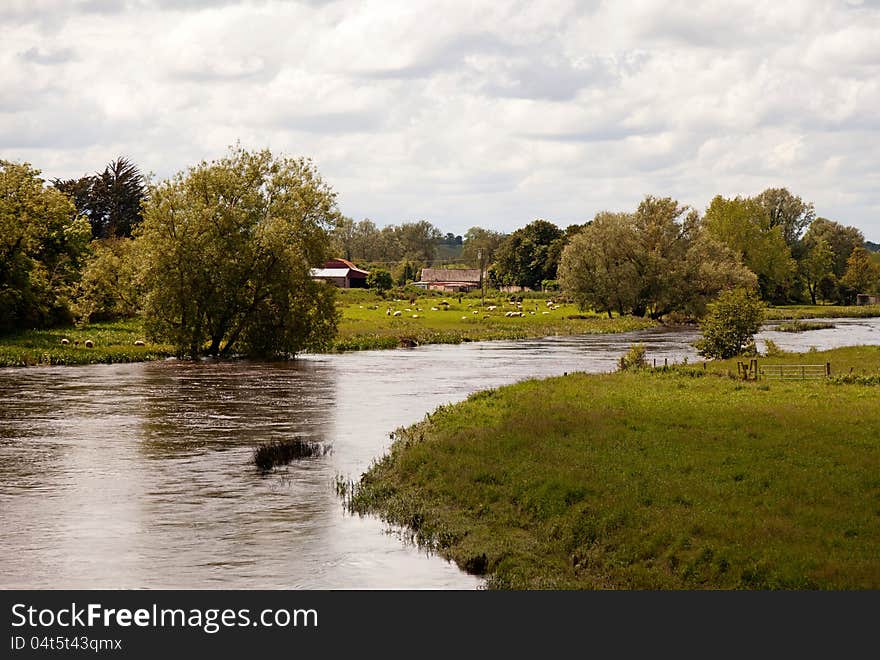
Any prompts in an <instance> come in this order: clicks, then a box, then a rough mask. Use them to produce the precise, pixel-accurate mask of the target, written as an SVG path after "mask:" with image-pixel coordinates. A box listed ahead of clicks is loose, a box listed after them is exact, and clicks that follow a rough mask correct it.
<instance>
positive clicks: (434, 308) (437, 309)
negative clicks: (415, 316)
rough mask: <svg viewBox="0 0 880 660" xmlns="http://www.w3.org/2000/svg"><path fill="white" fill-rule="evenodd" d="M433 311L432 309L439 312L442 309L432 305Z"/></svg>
mask: <svg viewBox="0 0 880 660" xmlns="http://www.w3.org/2000/svg"><path fill="white" fill-rule="evenodd" d="M431 311H432V312H439V311H440V309H439V308H437V307H432V308H431Z"/></svg>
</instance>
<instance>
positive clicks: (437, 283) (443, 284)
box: [415, 268, 482, 292]
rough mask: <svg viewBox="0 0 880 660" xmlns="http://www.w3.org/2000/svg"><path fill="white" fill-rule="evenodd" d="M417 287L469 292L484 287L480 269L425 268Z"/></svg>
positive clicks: (416, 283)
mask: <svg viewBox="0 0 880 660" xmlns="http://www.w3.org/2000/svg"><path fill="white" fill-rule="evenodd" d="M415 286H418V287H421V288H423V289H429V290H433V291H456V292H459V291H460V292H467V291H472V290H473V289H479V288H480V286H482V280H481V278H480V269H479V268H423V269H422V277H421V279H420V280H419V281H418V282H415Z"/></svg>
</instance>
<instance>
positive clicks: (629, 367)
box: [617, 344, 648, 371]
mask: <svg viewBox="0 0 880 660" xmlns="http://www.w3.org/2000/svg"><path fill="white" fill-rule="evenodd" d="M647 366H648V357H647V351H646V350H645V345H644V344H633V345H632V346H630V347H629V350H628V351H627V352H626V354H625V355H621V356H620V359H619V360H618V361H617V368H618V369H619V370H620V371H637V370H639V369H644V368H645V367H647Z"/></svg>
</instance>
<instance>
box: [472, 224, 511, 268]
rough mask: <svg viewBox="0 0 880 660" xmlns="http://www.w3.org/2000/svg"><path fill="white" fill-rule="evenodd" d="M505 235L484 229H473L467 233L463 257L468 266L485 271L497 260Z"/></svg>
mask: <svg viewBox="0 0 880 660" xmlns="http://www.w3.org/2000/svg"><path fill="white" fill-rule="evenodd" d="M505 238H506V235H505V234H502V233H501V232H498V231H492V230H491V229H483V228H482V227H471V228H470V229H468V230H467V231H466V232H465V235H464V247H463V250H462V254H461V257H462V259H463V260H464V262H465V263H466V264H468V265H469V266H471V267H473V268H479V269H481V270H483V271H485V270H486V269H487V268H488V266H489V264H491V263H492V262H493V261H494V260H495V254H496V253H497V251H498V248H499V247H501V244H502V243H504V240H505Z"/></svg>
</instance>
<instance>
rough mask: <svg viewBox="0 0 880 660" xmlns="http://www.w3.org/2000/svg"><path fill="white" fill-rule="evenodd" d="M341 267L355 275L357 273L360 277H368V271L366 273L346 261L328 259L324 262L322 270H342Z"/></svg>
mask: <svg viewBox="0 0 880 660" xmlns="http://www.w3.org/2000/svg"><path fill="white" fill-rule="evenodd" d="M342 267H345V268H350V269H351V270H353V271H354V272H355V273H358V274H361V275H369V274H370V273H369V271H366V270H364V269H363V268H358V267H357V266H355V265H354V264H353V263H351V262H350V261H349V260H348V259H340V258H336V259H330V260H329V261H326V262H325V263H324V268H342Z"/></svg>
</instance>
